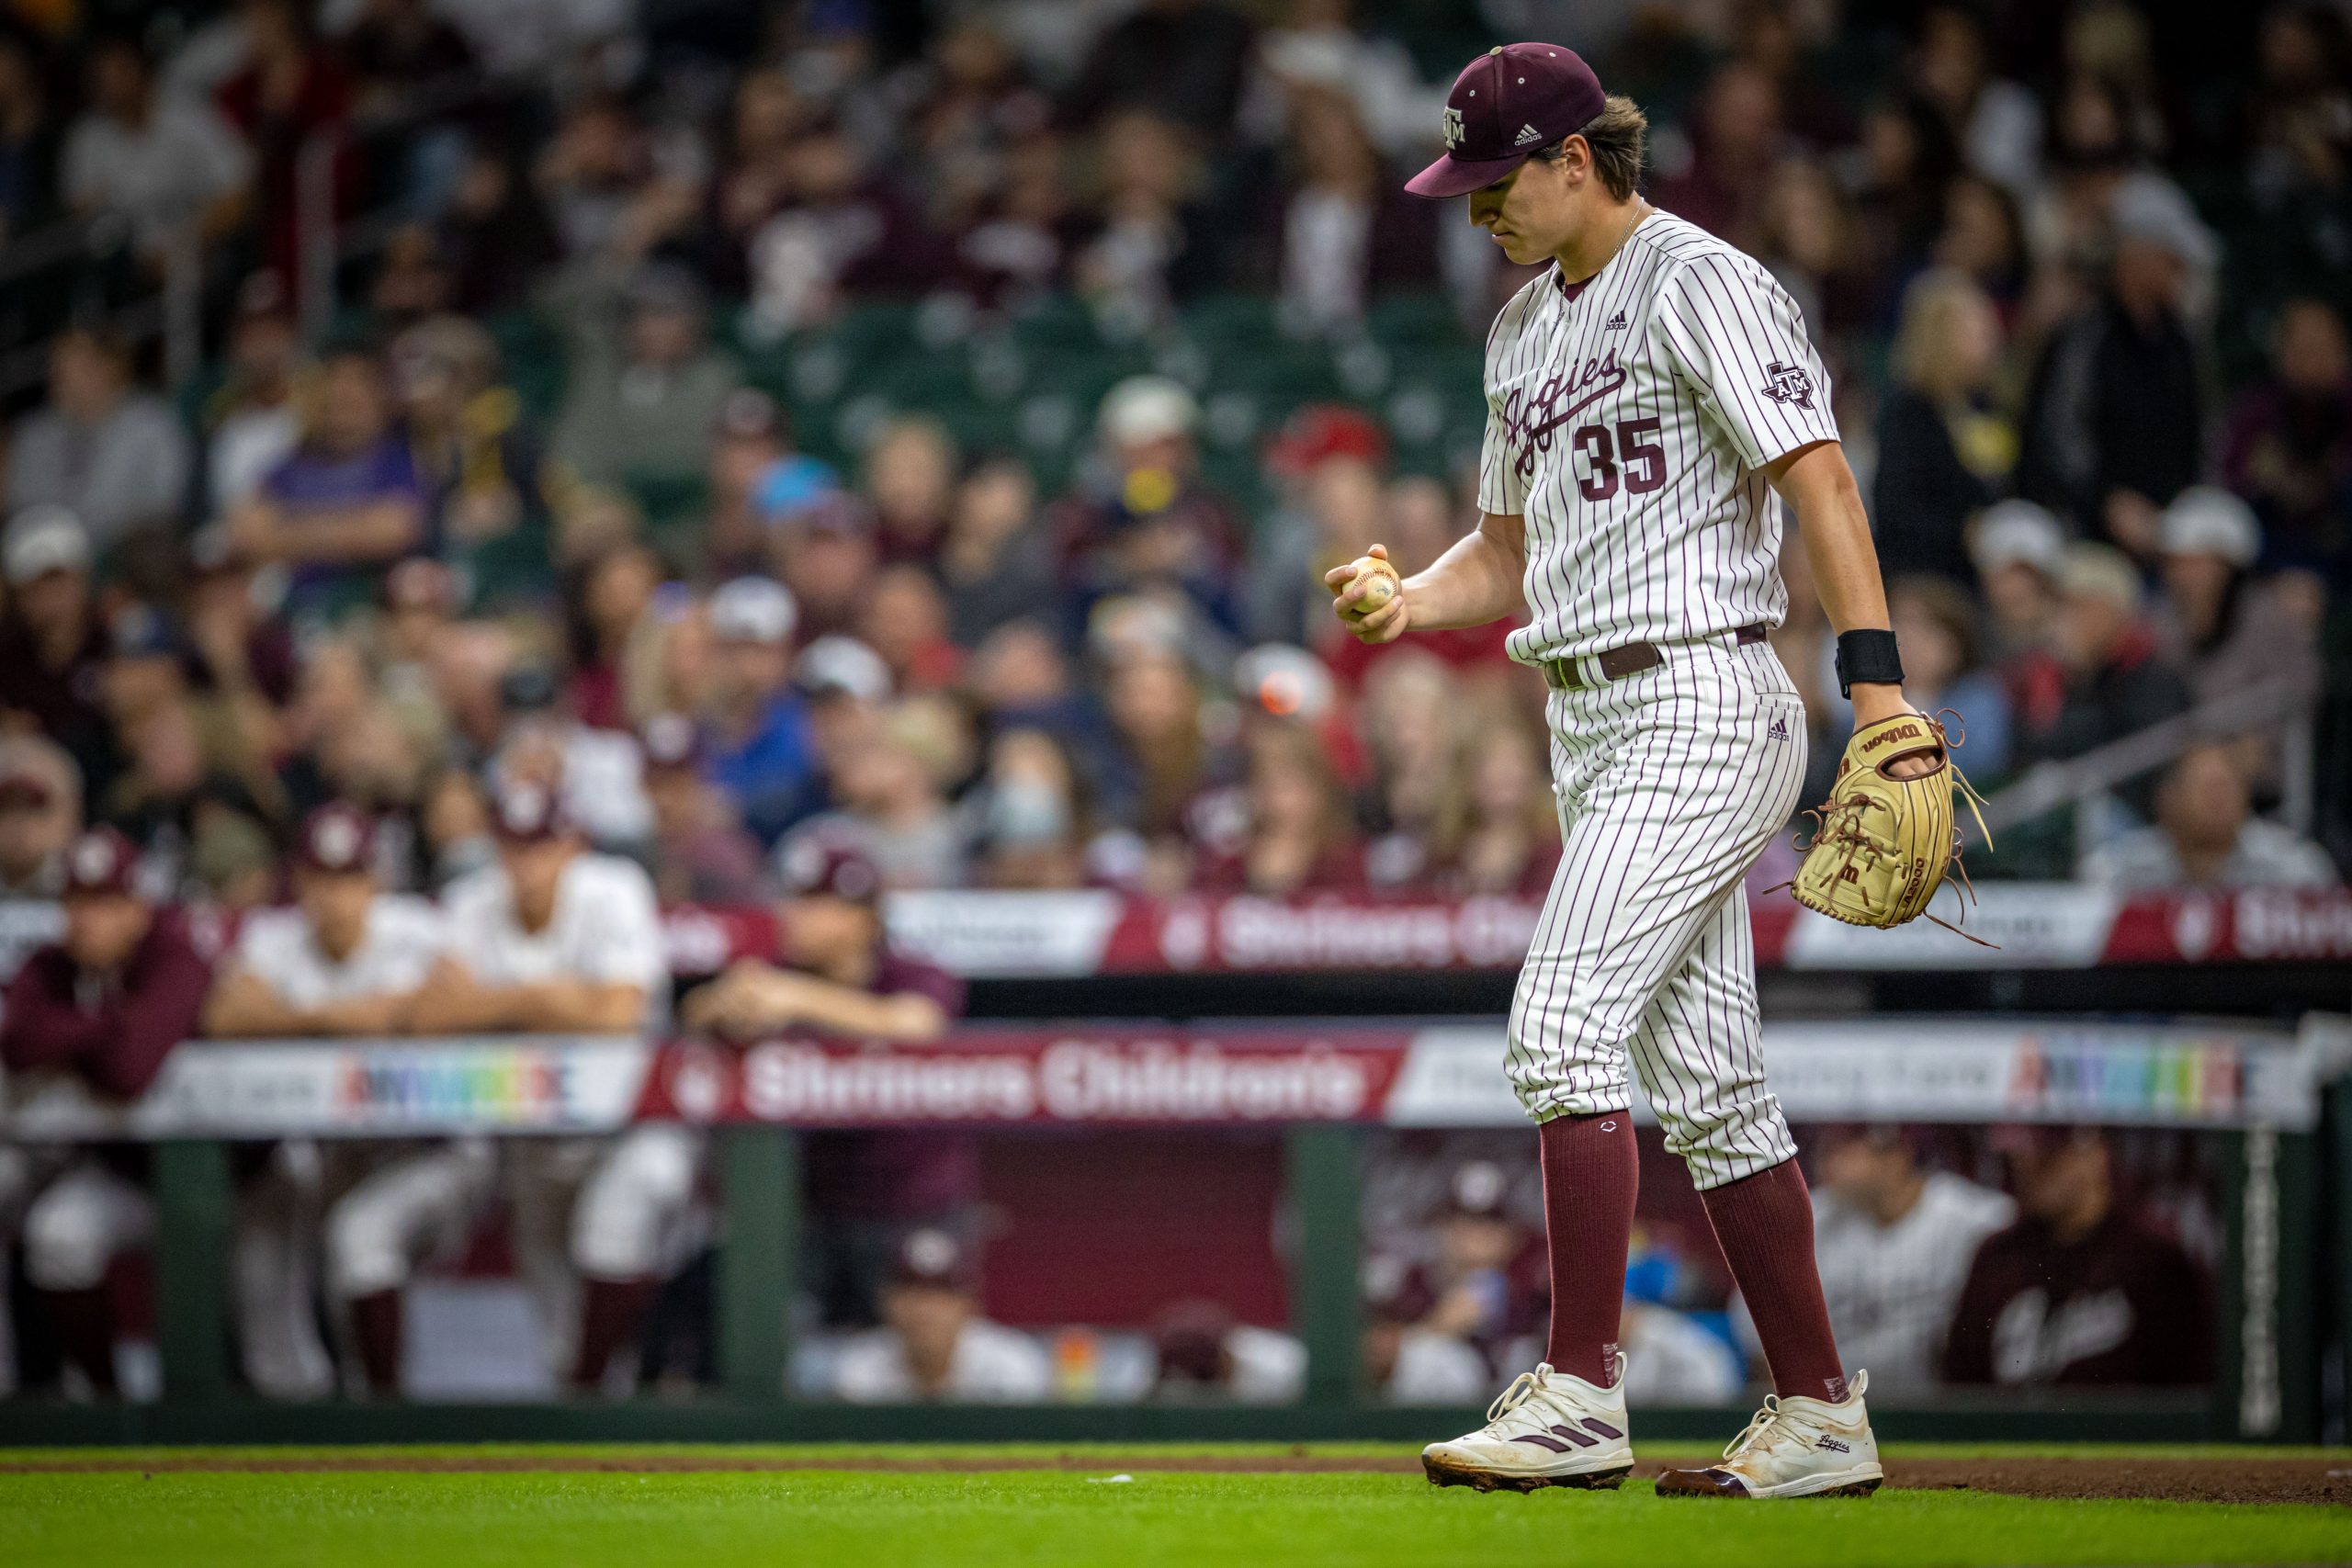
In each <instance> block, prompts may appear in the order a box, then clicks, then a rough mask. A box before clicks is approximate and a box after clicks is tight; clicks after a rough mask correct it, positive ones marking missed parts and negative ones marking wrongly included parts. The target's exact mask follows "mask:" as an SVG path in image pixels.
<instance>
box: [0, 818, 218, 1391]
mask: <svg viewBox="0 0 2352 1568" xmlns="http://www.w3.org/2000/svg"><path fill="white" fill-rule="evenodd" d="M137 869H138V852H137V851H135V850H134V849H132V848H131V845H130V840H127V839H125V838H124V837H123V836H122V835H121V834H119V833H117V832H115V831H114V830H113V829H108V828H96V829H91V830H90V831H88V832H86V833H85V834H83V835H82V836H81V837H80V838H78V839H76V840H74V843H73V844H72V845H71V846H70V847H69V848H68V849H67V851H66V853H65V894H64V903H65V938H64V940H63V941H62V942H53V943H51V944H50V945H48V946H45V947H41V948H38V949H36V950H35V951H34V953H33V954H32V956H31V957H29V958H28V959H27V960H26V961H25V966H24V967H23V968H22V969H21V970H19V971H17V977H16V979H15V980H14V981H12V982H11V983H10V984H9V986H8V989H7V1010H6V1023H5V1024H0V1064H5V1065H6V1067H7V1068H8V1070H9V1071H10V1072H12V1073H16V1074H19V1075H34V1074H51V1073H53V1074H64V1075H70V1076H71V1077H75V1078H79V1079H80V1080H81V1081H82V1083H83V1084H84V1085H85V1087H86V1088H87V1089H91V1090H94V1091H96V1093H97V1094H98V1095H99V1096H100V1097H102V1098H104V1099H106V1100H136V1099H138V1098H139V1096H140V1095H141V1094H142V1093H144V1092H145V1091H146V1089H147V1086H148V1085H149V1084H151V1083H153V1081H154V1078H155V1075H156V1073H157V1072H158V1071H160V1070H161V1069H162V1067H163V1065H164V1057H165V1056H167V1055H170V1053H171V1050H172V1047H173V1046H175V1045H176V1044H178V1043H180V1042H181V1041H183V1040H186V1039H188V1038H189V1037H191V1036H193V1035H194V1034H196V1033H197V1032H198V1026H199V1021H200V1020H201V1018H202V1016H203V1011H204V997H205V992H206V990H207V989H208V988H209V987H210V985H211V978H212V977H211V972H210V969H209V966H208V965H207V964H206V963H205V961H204V959H203V957H202V956H201V955H200V954H199V953H198V952H197V951H196V948H195V946H194V945H193V944H192V943H191V942H189V941H188V938H187V931H185V930H183V929H182V927H181V926H180V924H179V923H178V921H177V920H176V919H171V918H170V917H167V916H162V915H159V914H158V913H157V911H156V909H155V908H154V907H153V905H151V904H150V903H149V902H148V901H147V899H146V898H145V897H143V896H141V893H140V892H139V891H138V889H137V888H136V887H135V886H133V880H132V879H133V875H134V874H135V873H136V871H137ZM147 1187H148V1183H147V1179H146V1169H145V1162H144V1160H143V1159H142V1158H141V1156H140V1155H139V1154H138V1153H137V1152H136V1151H133V1150H129V1149H124V1148H121V1147H119V1146H117V1147H109V1146H100V1147H97V1148H94V1149H90V1150H87V1151H85V1152H84V1153H83V1154H81V1155H80V1156H77V1157H76V1158H75V1159H74V1161H73V1163H72V1164H70V1165H69V1166H67V1167H66V1168H65V1170H64V1171H63V1172H62V1174H61V1175H59V1176H58V1177H57V1178H56V1179H54V1180H52V1181H51V1182H50V1183H49V1184H48V1185H47V1186H45V1187H44V1188H43V1189H42V1190H41V1191H40V1195H39V1196H38V1197H36V1198H35V1199H34V1200H33V1201H32V1203H31V1205H30V1207H28V1209H27V1210H26V1213H25V1272H26V1275H27V1277H28V1279H29V1280H31V1282H32V1285H33V1288H34V1289H35V1290H36V1291H38V1292H40V1294H41V1295H42V1296H43V1297H44V1299H45V1300H46V1302H47V1303H48V1307H49V1311H50V1314H51V1319H52V1320H53V1322H54V1323H55V1325H56V1329H57V1336H58V1339H59V1341H60V1343H61V1344H62V1347H63V1348H64V1351H65V1354H66V1357H67V1359H69V1360H70V1361H71V1362H72V1363H73V1364H74V1367H75V1368H76V1369H78V1370H79V1371H81V1373H82V1375H83V1376H84V1377H85V1378H86V1379H88V1380H89V1383H90V1386H91V1387H92V1388H93V1389H95V1390H96V1391H97V1392H99V1393H113V1392H114V1391H115V1375H114V1314H113V1310H112V1307H111V1305H110V1304H109V1303H108V1300H107V1289H106V1280H107V1268H108V1267H109V1266H110V1265H111V1264H112V1263H113V1261H114V1259H115V1258H117V1257H118V1256H119V1255H120V1254H121V1253H123V1252H125V1251H128V1250H130V1248H132V1247H138V1246H140V1245H141V1244H142V1243H144V1242H145V1241H147V1240H148V1239H150V1238H151V1237H152V1236H153V1234H154V1228H155V1209H154V1201H153V1197H152V1196H151V1194H150V1193H149V1191H148V1190H147Z"/></svg>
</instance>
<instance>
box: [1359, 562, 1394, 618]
mask: <svg viewBox="0 0 2352 1568" xmlns="http://www.w3.org/2000/svg"><path fill="white" fill-rule="evenodd" d="M1355 569H1356V574H1355V576H1354V577H1352V578H1351V579H1349V582H1350V585H1351V586H1353V585H1355V584H1358V583H1361V584H1362V585H1363V592H1362V594H1361V595H1360V596H1359V597H1358V598H1357V600H1356V603H1355V607H1354V609H1353V610H1351V611H1350V612H1348V615H1349V617H1350V618H1351V619H1353V620H1359V621H1360V620H1362V619H1363V618H1364V617H1365V616H1366V615H1371V614H1372V613H1373V612H1374V610H1377V609H1379V608H1380V607H1381V606H1382V605H1384V604H1387V603H1388V601H1390V600H1391V599H1394V598H1396V597H1397V569H1396V568H1395V567H1393V566H1391V565H1390V564H1389V563H1388V562H1386V561H1385V560H1382V559H1381V558H1379V557H1378V556H1358V557H1357V558H1356V559H1355Z"/></svg>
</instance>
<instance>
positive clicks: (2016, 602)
mask: <svg viewBox="0 0 2352 1568" xmlns="http://www.w3.org/2000/svg"><path fill="white" fill-rule="evenodd" d="M2065 558H2066V527H2065V525H2064V524H2063V523H2061V522H2059V521H2058V519H2057V517H2056V516H2055V515H2054V514H2052V513H2051V512H2050V511H2049V510H2048V509H2047V508H2046V507H2041V506H2036V505H2035V504H2034V503H2033V502H2030V501H2003V502H1996V503H1994V504H1993V505H1991V506H1988V507H1986V508H1985V510H1984V511H1983V512H1982V513H1978V514H1977V517H1976V521H1975V522H1974V523H1973V524H1972V525H1970V526H1969V530H1968V559H1969V565H1970V566H1971V567H1972V568H1973V569H1974V571H1975V574H1976V588H1977V592H1978V593H1979V595H1980V596H1981V597H1982V598H1983V599H1984V602H1985V620H1986V630H1987V632H1988V634H1989V637H1990V644H1991V657H1992V660H1993V661H1994V662H1996V663H1999V662H2003V661H2006V660H2010V659H2014V658H2017V657H2018V656H2020V655H2023V654H2027V653H2030V652H2032V651H2034V650H2036V649H2039V648H2040V647H2041V644H2042V643H2043V641H2044V640H2046V638H2047V637H2048V636H2049V629H2050V620H2051V616H2052V615H2053V614H2054V613H2055V611H2056V608H2057V587H2056V584H2057V580H2058V569H2059V567H2060V565H2061V564H2062V563H2063V562H2064V560H2065Z"/></svg>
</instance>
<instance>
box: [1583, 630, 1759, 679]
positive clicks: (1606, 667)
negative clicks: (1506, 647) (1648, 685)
mask: <svg viewBox="0 0 2352 1568" xmlns="http://www.w3.org/2000/svg"><path fill="white" fill-rule="evenodd" d="M1731 635H1732V639H1733V641H1734V642H1735V643H1736V645H1737V646H1739V647H1741V648H1746V647H1747V645H1748V644H1749V643H1752V642H1762V641H1763V640H1764V637H1765V627H1764V624H1763V623H1762V622H1760V621H1759V622H1758V623H1757V624H1756V625H1754V626H1741V627H1740V628H1739V629H1738V630H1736V631H1735V632H1733V633H1732V634H1731ZM1589 657H1590V658H1591V660H1592V661H1593V663H1594V664H1596V665H1598V666H1599V667H1600V679H1601V680H1602V681H1604V682H1606V681H1622V680H1623V679H1624V678H1625V677H1626V676H1628V675H1638V674H1640V673H1641V672H1642V671H1645V670H1655V669H1657V667H1658V666H1659V665H1661V664H1663V663H1665V662H1666V654H1665V652H1664V650H1662V649H1660V648H1659V647H1658V645H1657V644H1656V643H1654V642H1629V643H1627V644H1626V645H1625V646H1624V647H1623V648H1612V649H1609V650H1608V651H1607V652H1605V653H1596V654H1592V655H1589ZM1583 662H1584V660H1582V659H1546V660H1544V661H1543V662H1542V663H1541V664H1539V665H1537V666H1536V668H1537V669H1539V670H1541V671H1544V684H1545V685H1547V686H1549V687H1551V688H1552V689H1553V690H1554V691H1555V692H1581V691H1583V690H1584V689H1585V688H1586V687H1588V686H1590V685H1593V684H1594V683H1595V682H1590V681H1588V680H1586V679H1585V678H1584V672H1583V671H1582V670H1581V669H1580V668H1579V666H1580V665H1581V664H1582V663H1583Z"/></svg>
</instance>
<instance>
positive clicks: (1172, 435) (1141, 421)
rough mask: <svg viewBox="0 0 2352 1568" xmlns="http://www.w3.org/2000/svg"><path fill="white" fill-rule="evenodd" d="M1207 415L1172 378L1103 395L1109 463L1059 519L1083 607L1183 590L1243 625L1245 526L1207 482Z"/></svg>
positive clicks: (1210, 616)
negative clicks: (1203, 446) (1203, 460)
mask: <svg viewBox="0 0 2352 1568" xmlns="http://www.w3.org/2000/svg"><path fill="white" fill-rule="evenodd" d="M1200 413H1201V411H1200V405H1199V404H1198V403H1197V402H1196V401H1195V400H1193V394H1192V393H1191V392H1189V391H1187V390H1185V389H1184V387H1183V385H1182V383H1181V382H1178V381H1174V380H1171V379H1170V378H1167V377H1164V376H1133V377H1129V378H1127V379H1126V380H1124V381H1122V382H1120V383H1119V384H1118V385H1116V386H1114V387H1113V388H1112V389H1111V390H1110V391H1109V392H1108V393H1106V394H1105V395H1104V396H1103V407H1102V411H1101V415H1100V430H1101V437H1102V439H1101V449H1100V456H1101V462H1100V464H1099V466H1098V467H1097V468H1096V469H1095V470H1094V472H1093V474H1092V476H1091V478H1090V479H1089V480H1088V481H1087V483H1086V485H1085V487H1084V488H1083V489H1082V490H1080V491H1079V492H1077V493H1075V494H1073V495H1072V496H1070V497H1069V498H1067V499H1066V500H1064V501H1063V502H1061V503H1059V505H1058V506H1057V508H1056V513H1057V516H1056V522H1055V525H1054V531H1055V536H1056V538H1057V548H1058V550H1059V554H1060V559H1061V566H1060V570H1061V573H1062V575H1063V578H1064V581H1068V582H1069V583H1070V584H1071V585H1072V586H1073V587H1074V588H1075V589H1076V591H1077V592H1078V594H1079V596H1080V604H1079V605H1078V606H1077V607H1078V609H1079V610H1080V613H1081V614H1083V613H1084V611H1085V610H1086V609H1087V608H1089V607H1090V606H1091V604H1092V602H1093V601H1094V600H1096V599H1099V598H1104V597H1109V596H1112V595H1114V594H1124V593H1134V592H1145V591H1151V592H1162V593H1170V594H1175V595H1181V596H1182V598H1183V599H1185V600H1187V601H1189V602H1190V603H1191V604H1193V607H1194V608H1195V609H1196V610H1197V611H1198V612H1199V614H1200V615H1202V617H1203V618H1204V619H1205V620H1206V621H1208V622H1210V623H1211V624H1213V625H1215V626H1219V627H1222V628H1224V629H1225V630H1227V632H1230V631H1232V630H1234V629H1235V628H1237V627H1238V625H1239V615H1240V610H1239V605H1238V602H1237V598H1236V593H1237V589H1236V584H1235V581H1234V571H1235V568H1236V565H1237V563H1238V560H1239V558H1240V555H1241V544H1240V539H1241V535H1240V528H1239V526H1238V523H1237V522H1236V521H1235V518H1234V515H1233V513H1232V510H1231V508H1230V507H1229V506H1228V505H1227V502H1225V501H1224V499H1223V498H1222V497H1220V496H1218V495H1217V494H1216V492H1214V491H1210V490H1209V489H1207V488H1206V487H1205V486H1204V485H1203V484H1202V483H1201V481H1200V477H1199V466H1200V458H1199V452H1198V449H1197V447H1196V446H1195V444H1194V433H1195V431H1196V430H1197V428H1198V426H1199V423H1200Z"/></svg>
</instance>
